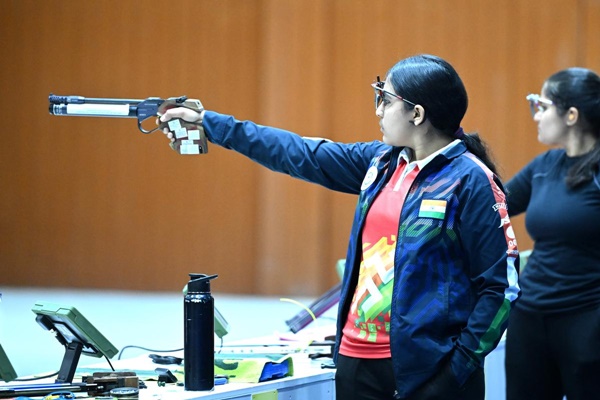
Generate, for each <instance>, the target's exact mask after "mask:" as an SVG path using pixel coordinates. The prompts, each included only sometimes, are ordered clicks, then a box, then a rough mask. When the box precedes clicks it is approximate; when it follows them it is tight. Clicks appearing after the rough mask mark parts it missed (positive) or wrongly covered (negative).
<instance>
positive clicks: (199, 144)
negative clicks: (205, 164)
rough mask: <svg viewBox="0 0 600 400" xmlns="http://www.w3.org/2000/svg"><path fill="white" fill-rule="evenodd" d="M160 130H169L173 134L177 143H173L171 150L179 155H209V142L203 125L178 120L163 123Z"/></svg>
mask: <svg viewBox="0 0 600 400" xmlns="http://www.w3.org/2000/svg"><path fill="white" fill-rule="evenodd" d="M159 128H160V129H162V128H168V129H169V130H170V131H171V132H173V137H174V139H175V141H173V142H172V143H171V148H172V149H173V150H175V151H177V152H178V153H179V154H206V153H208V140H207V138H206V133H205V132H204V128H203V127H202V125H201V124H193V123H191V122H187V121H184V120H182V119H179V118H177V119H172V120H170V121H167V122H163V123H162V124H161V125H160V127H159Z"/></svg>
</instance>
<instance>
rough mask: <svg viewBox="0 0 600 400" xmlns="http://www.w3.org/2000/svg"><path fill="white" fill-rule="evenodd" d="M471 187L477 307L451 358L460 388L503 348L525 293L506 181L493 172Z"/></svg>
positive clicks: (474, 177)
mask: <svg viewBox="0 0 600 400" xmlns="http://www.w3.org/2000/svg"><path fill="white" fill-rule="evenodd" d="M484 172H485V171H484ZM465 186H466V187H468V190H465V191H464V193H463V194H462V195H461V198H460V200H459V201H460V202H461V204H463V208H462V211H461V216H460V224H461V228H460V236H461V244H462V247H463V251H464V253H465V258H466V264H465V265H466V266H465V268H467V272H468V273H469V274H470V281H471V287H472V289H471V290H472V291H473V292H474V293H475V296H474V298H475V303H474V304H473V305H472V312H471V314H470V315H469V317H468V321H467V325H466V327H464V329H463V330H462V331H461V333H460V335H459V337H458V339H457V341H456V343H455V351H454V352H453V354H452V358H451V360H450V363H451V366H452V370H453V372H454V374H455V375H456V377H457V380H458V382H459V384H460V385H463V384H464V383H465V382H466V380H467V379H468V377H469V376H470V375H471V374H472V373H473V372H474V371H475V370H476V368H478V367H481V366H483V361H484V358H485V356H486V355H487V354H489V353H490V352H491V351H492V350H493V349H494V348H495V347H496V346H497V344H498V342H499V341H500V339H501V337H502V335H503V333H504V331H505V330H506V327H507V325H508V315H509V312H510V309H511V307H512V303H513V302H514V301H515V300H517V298H518V296H519V293H520V289H519V285H518V268H519V265H518V250H517V244H516V240H515V236H514V232H513V228H512V226H511V223H510V219H509V217H508V212H507V206H506V197H505V194H504V191H503V188H502V186H501V184H500V182H499V181H498V180H497V178H496V177H495V176H494V175H493V174H492V173H491V172H489V171H487V173H486V174H484V173H473V174H471V176H470V177H469V178H468V179H467V182H465Z"/></svg>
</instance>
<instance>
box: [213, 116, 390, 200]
mask: <svg viewBox="0 0 600 400" xmlns="http://www.w3.org/2000/svg"><path fill="white" fill-rule="evenodd" d="M202 125H203V127H204V130H205V132H206V134H207V137H208V139H209V140H210V141H211V142H212V143H214V144H218V145H220V146H222V147H224V148H226V149H231V150H235V151H237V152H238V153H241V154H243V155H245V156H246V157H248V158H250V159H252V160H253V161H256V162H257V163H259V164H261V165H263V166H265V167H267V168H269V169H271V170H273V171H277V172H281V173H284V174H288V175H290V176H293V177H295V178H299V179H302V180H305V181H308V182H312V183H317V184H320V185H322V186H324V187H326V188H328V189H332V190H336V191H340V192H345V193H352V194H358V193H360V186H361V183H362V181H363V178H364V177H365V174H366V172H367V168H368V167H369V162H370V160H371V159H372V158H373V157H374V156H375V155H376V154H377V153H380V152H381V151H383V150H386V149H389V147H388V146H387V145H385V144H384V143H382V142H378V141H374V142H364V143H362V142H361V143H349V144H345V143H337V142H332V141H331V140H328V139H322V138H308V137H302V136H300V135H297V134H295V133H292V132H289V131H286V130H283V129H278V128H272V127H267V126H262V125H258V124H255V123H253V122H250V121H238V120H236V119H235V118H233V117H231V116H227V115H222V114H218V113H215V112H210V111H207V112H205V115H204V119H203V121H202Z"/></svg>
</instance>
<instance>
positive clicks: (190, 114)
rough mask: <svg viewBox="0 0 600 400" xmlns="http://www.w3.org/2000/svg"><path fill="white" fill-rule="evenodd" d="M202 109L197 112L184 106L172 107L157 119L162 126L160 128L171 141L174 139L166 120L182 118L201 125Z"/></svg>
mask: <svg viewBox="0 0 600 400" xmlns="http://www.w3.org/2000/svg"><path fill="white" fill-rule="evenodd" d="M203 117H204V110H202V111H200V112H197V111H195V110H192V109H189V108H186V107H174V108H170V109H168V110H166V111H165V112H164V113H163V114H162V115H161V116H160V117H159V119H158V122H159V124H160V125H161V126H163V128H162V130H163V133H164V134H165V135H167V137H168V138H169V139H171V141H174V140H175V139H174V137H173V132H171V130H170V129H169V126H168V122H169V121H171V120H173V119H178V118H179V119H182V120H183V121H186V122H190V123H192V124H195V125H202V118H203Z"/></svg>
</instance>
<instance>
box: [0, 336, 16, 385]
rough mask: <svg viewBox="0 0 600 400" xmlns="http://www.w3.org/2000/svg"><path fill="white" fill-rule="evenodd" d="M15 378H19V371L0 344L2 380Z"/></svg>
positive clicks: (0, 377)
mask: <svg viewBox="0 0 600 400" xmlns="http://www.w3.org/2000/svg"><path fill="white" fill-rule="evenodd" d="M15 379H17V373H16V372H15V369H14V368H13V366H12V364H11V363H10V360H9V359H8V356H7V355H6V353H5V352H4V349H3V348H2V345H1V344H0V380H3V381H5V382H10V381H14V380H15Z"/></svg>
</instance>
